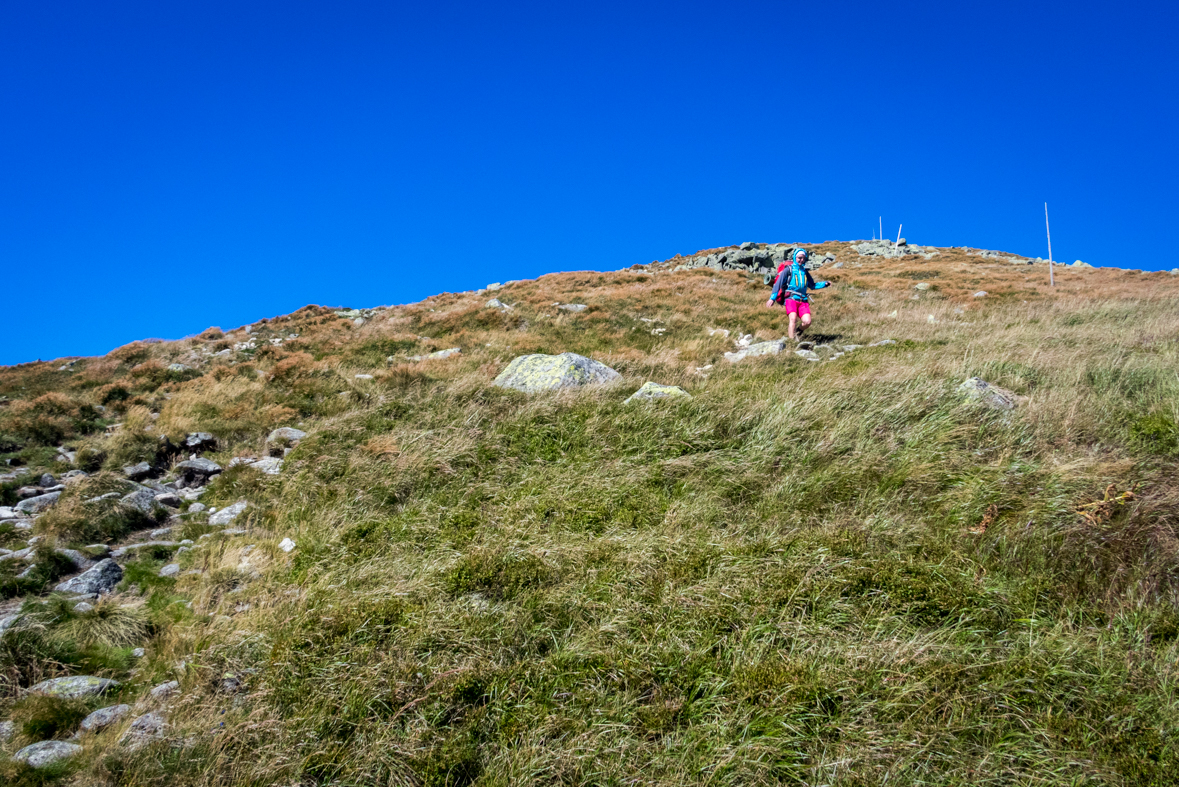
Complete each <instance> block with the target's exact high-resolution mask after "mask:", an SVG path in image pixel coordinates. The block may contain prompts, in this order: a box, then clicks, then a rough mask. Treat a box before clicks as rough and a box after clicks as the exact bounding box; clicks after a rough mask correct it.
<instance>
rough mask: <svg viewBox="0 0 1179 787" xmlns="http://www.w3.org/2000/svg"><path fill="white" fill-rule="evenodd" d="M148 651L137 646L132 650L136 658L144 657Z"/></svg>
mask: <svg viewBox="0 0 1179 787" xmlns="http://www.w3.org/2000/svg"><path fill="white" fill-rule="evenodd" d="M146 653H147V651H146V650H144V649H143V648H136V649H135V650H133V651H131V657H132V658H136V659H141V658H143V657H144V655H145V654H146Z"/></svg>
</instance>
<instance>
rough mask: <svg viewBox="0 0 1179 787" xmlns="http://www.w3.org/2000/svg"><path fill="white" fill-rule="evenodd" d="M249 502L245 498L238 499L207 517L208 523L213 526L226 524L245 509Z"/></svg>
mask: <svg viewBox="0 0 1179 787" xmlns="http://www.w3.org/2000/svg"><path fill="white" fill-rule="evenodd" d="M248 506H249V504H248V503H247V502H246V501H245V500H239V501H238V502H236V503H234V504H233V505H231V506H227V507H226V508H223V509H221V510H220V511H218V512H217V513H215V514H213V515H212V516H210V517H209V524H210V525H214V526H224V525H228V524H230V523H231V522H233V520H235V519H237V518H238V516H239V515H240V514H241V513H242V512H243V511H245V510H246V508H247V507H248Z"/></svg>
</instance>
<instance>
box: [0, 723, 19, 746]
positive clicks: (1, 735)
mask: <svg viewBox="0 0 1179 787" xmlns="http://www.w3.org/2000/svg"><path fill="white" fill-rule="evenodd" d="M15 734H16V722H11V721H0V746H3V745H4V744H6V743H8V742H9V741H10V740H12V736H13V735H15Z"/></svg>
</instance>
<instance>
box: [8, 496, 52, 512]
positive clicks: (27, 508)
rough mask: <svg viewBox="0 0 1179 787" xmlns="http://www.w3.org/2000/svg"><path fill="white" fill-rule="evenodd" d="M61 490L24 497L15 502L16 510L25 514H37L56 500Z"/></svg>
mask: <svg viewBox="0 0 1179 787" xmlns="http://www.w3.org/2000/svg"><path fill="white" fill-rule="evenodd" d="M59 497H61V492H49V493H48V494H44V495H37V496H36V497H29V498H26V499H24V500H22V501H20V502H19V503H17V504H16V510H17V511H21V512H23V513H25V514H39V513H41V512H42V511H44V510H45V509H47V508H49V507H50V506H51V505H53V504H54V503H56V502H57V498H59Z"/></svg>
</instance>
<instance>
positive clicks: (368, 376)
mask: <svg viewBox="0 0 1179 787" xmlns="http://www.w3.org/2000/svg"><path fill="white" fill-rule="evenodd" d="M353 377H355V378H356V379H357V380H371V379H373V376H372V375H371V374H356V375H353Z"/></svg>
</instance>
